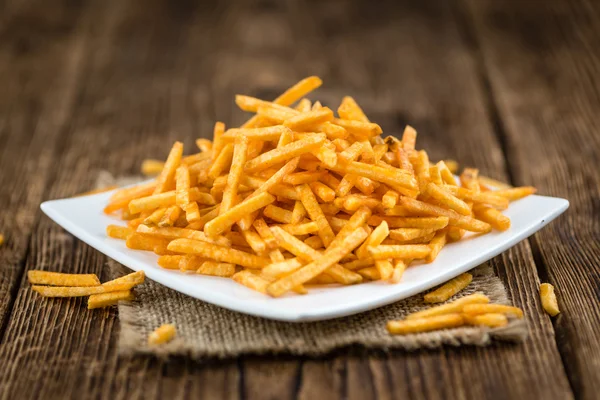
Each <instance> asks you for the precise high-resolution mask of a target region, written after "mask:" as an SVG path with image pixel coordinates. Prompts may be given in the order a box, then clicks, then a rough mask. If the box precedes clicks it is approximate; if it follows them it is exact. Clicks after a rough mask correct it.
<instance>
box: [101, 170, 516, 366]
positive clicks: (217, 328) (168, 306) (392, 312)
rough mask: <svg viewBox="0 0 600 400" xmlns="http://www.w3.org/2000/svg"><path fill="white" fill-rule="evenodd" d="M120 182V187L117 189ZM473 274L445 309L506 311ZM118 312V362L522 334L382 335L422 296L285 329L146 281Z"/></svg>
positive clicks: (489, 273) (494, 291)
mask: <svg viewBox="0 0 600 400" xmlns="http://www.w3.org/2000/svg"><path fill="white" fill-rule="evenodd" d="M129 181H130V179H129ZM123 182H124V181H123V180H121V179H119V180H117V182H116V183H123ZM112 183H115V181H114V180H111V177H110V175H107V174H101V177H100V179H99V186H104V185H107V184H112ZM108 265H109V268H110V269H111V272H112V273H113V275H114V276H122V275H124V274H126V273H128V272H130V271H128V270H127V268H125V267H123V266H122V265H120V264H118V263H116V262H114V261H109V262H108ZM173 273H179V272H173ZM471 273H472V274H473V282H472V283H471V284H470V285H469V286H468V287H467V288H466V289H465V290H463V291H461V292H460V293H459V294H457V295H456V296H455V297H454V298H453V299H450V301H451V300H455V299H457V298H460V297H463V296H466V295H468V294H472V293H476V292H480V293H484V294H486V295H487V296H489V298H490V299H491V301H492V302H494V303H501V304H509V301H508V298H507V295H506V290H505V288H504V285H503V283H502V281H501V280H500V279H499V278H498V277H497V276H496V275H495V274H494V271H493V269H492V268H491V267H489V266H487V265H483V266H480V267H478V268H476V269H474V270H473V271H471ZM224 279H225V278H224ZM400 284H401V283H400ZM332 290H335V289H332ZM308 296H310V294H308ZM118 307H119V319H120V323H121V328H120V336H119V350H120V352H121V353H123V354H135V353H146V354H154V355H157V356H169V355H181V356H189V357H191V358H194V359H204V358H228V357H235V356H239V355H242V354H296V355H309V356H318V355H323V354H326V353H328V352H331V351H333V350H335V349H339V348H343V347H348V346H353V345H359V346H363V347H365V348H374V349H405V350H416V349H419V348H436V347H440V346H442V345H451V346H461V345H479V346H485V345H488V344H490V343H492V342H493V341H495V340H500V341H521V340H523V339H524V338H525V337H526V336H527V327H526V324H525V323H524V322H523V321H522V320H512V321H511V322H510V324H509V325H508V326H506V327H503V328H499V329H489V328H485V327H461V328H456V329H447V330H441V331H434V332H426V333H420V334H415V335H407V336H392V335H390V334H389V333H388V332H387V331H386V329H385V325H386V322H387V321H389V320H393V319H401V318H403V317H405V316H406V315H408V314H410V313H412V312H416V311H419V310H423V309H426V308H429V307H431V305H430V304H425V303H424V302H423V295H422V294H419V295H416V296H413V297H410V298H408V299H404V300H401V301H398V302H396V303H394V304H391V305H388V306H385V307H381V308H377V309H375V310H371V311H367V312H364V313H361V314H357V315H353V316H349V317H343V318H338V319H333V320H328V321H320V322H306V323H290V322H279V321H272V320H268V319H264V318H259V317H253V316H249V315H245V314H241V313H237V312H234V311H229V310H227V309H224V308H221V307H217V306H214V305H211V304H208V303H206V302H203V301H200V300H197V299H194V298H192V297H189V296H186V295H184V294H181V293H179V292H176V291H174V290H172V289H169V288H167V287H165V286H162V285H160V284H159V283H156V282H152V281H150V280H147V281H146V282H145V283H144V284H143V285H140V286H138V287H136V288H135V300H134V301H132V302H121V303H119V306H118ZM165 323H172V324H175V326H176V327H177V336H176V338H175V339H174V340H173V341H172V342H170V343H167V344H164V345H161V346H149V345H148V343H147V338H148V335H149V334H150V332H152V331H153V330H154V329H156V328H157V327H158V326H160V325H162V324H165Z"/></svg>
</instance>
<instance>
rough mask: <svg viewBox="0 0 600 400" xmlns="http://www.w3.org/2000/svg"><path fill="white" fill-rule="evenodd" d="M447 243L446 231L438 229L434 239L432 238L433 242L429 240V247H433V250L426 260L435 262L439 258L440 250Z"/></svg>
mask: <svg viewBox="0 0 600 400" xmlns="http://www.w3.org/2000/svg"><path fill="white" fill-rule="evenodd" d="M445 245H446V231H445V230H441V231H438V232H437V233H436V234H435V236H434V237H433V239H432V240H431V242H429V248H430V249H431V252H430V253H429V254H428V255H427V258H425V262H428V263H431V262H433V261H434V260H435V259H436V258H437V256H438V254H439V253H440V251H441V250H442V247H444V246H445Z"/></svg>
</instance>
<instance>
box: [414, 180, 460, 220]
mask: <svg viewBox="0 0 600 400" xmlns="http://www.w3.org/2000/svg"><path fill="white" fill-rule="evenodd" d="M425 193H426V194H427V195H428V196H431V197H432V198H434V199H436V200H437V201H438V202H439V203H440V204H442V205H444V206H445V207H447V208H449V209H451V210H454V211H456V212H457V213H459V214H462V215H471V208H470V207H469V206H468V205H467V203H465V202H464V201H462V200H460V199H459V198H457V197H455V196H454V195H453V194H452V193H450V192H448V191H446V190H444V189H443V188H441V187H439V186H438V185H436V184H434V183H428V184H427V185H426V186H425Z"/></svg>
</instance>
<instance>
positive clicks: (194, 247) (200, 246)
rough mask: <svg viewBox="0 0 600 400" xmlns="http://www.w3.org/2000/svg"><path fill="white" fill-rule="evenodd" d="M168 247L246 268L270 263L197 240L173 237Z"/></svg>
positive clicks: (241, 252)
mask: <svg viewBox="0 0 600 400" xmlns="http://www.w3.org/2000/svg"><path fill="white" fill-rule="evenodd" d="M168 249H169V250H171V251H175V252H177V253H184V254H195V255H199V256H201V257H204V258H207V259H212V260H215V261H220V262H224V263H231V264H236V265H241V266H244V267H247V268H263V267H264V266H266V265H268V264H270V261H269V259H268V258H264V257H259V256H255V255H253V254H249V253H246V252H243V251H239V250H235V249H228V248H225V247H221V246H218V245H215V244H212V243H206V242H200V241H197V240H190V239H175V240H173V241H171V242H170V243H169V245H168Z"/></svg>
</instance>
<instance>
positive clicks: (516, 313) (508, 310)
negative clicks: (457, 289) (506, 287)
mask: <svg viewBox="0 0 600 400" xmlns="http://www.w3.org/2000/svg"><path fill="white" fill-rule="evenodd" d="M462 313H463V314H466V315H481V314H488V313H494V314H505V315H509V316H512V317H515V318H523V310H521V309H520V308H518V307H513V306H506V305H504V304H467V305H465V306H464V307H463V308H462Z"/></svg>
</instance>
